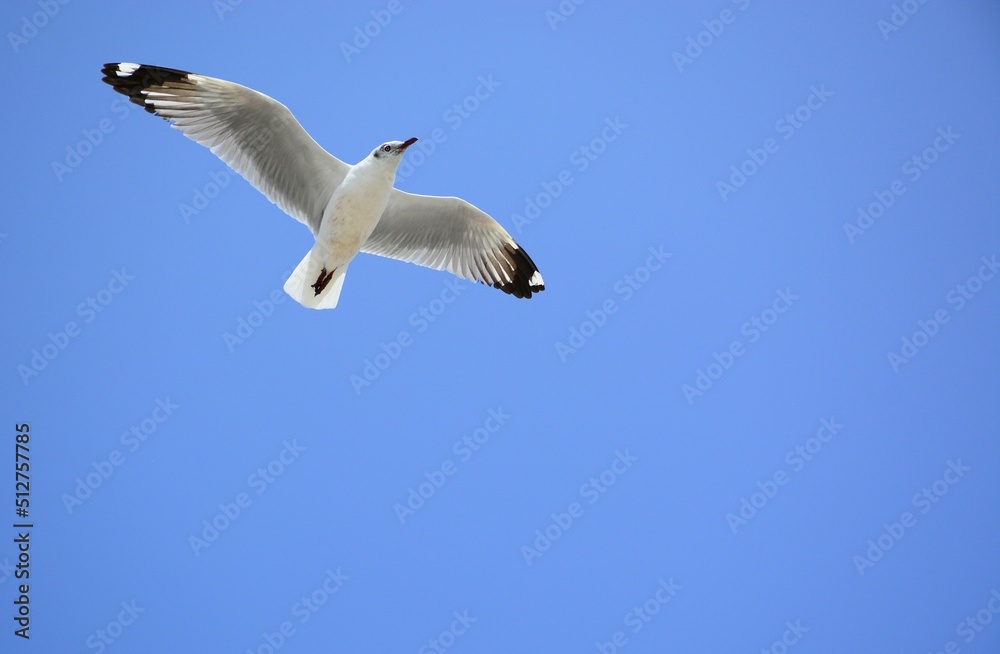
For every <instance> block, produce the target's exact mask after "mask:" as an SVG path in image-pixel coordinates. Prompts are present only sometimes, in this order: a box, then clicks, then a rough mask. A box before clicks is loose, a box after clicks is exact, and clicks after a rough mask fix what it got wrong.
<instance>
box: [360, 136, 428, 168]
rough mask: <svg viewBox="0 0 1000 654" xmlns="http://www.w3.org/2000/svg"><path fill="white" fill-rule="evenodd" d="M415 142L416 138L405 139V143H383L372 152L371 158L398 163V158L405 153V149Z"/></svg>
mask: <svg viewBox="0 0 1000 654" xmlns="http://www.w3.org/2000/svg"><path fill="white" fill-rule="evenodd" d="M416 142H417V137H416V136H414V137H413V138H411V139H406V140H405V141H389V142H388V143H383V144H382V145H380V146H378V147H377V148H375V149H374V150H372V154H371V156H372V157H373V158H375V159H377V160H379V161H394V162H396V163H398V162H399V157H402V156H403V153H404V152H406V148H408V147H410V146H411V145H413V144H414V143H416Z"/></svg>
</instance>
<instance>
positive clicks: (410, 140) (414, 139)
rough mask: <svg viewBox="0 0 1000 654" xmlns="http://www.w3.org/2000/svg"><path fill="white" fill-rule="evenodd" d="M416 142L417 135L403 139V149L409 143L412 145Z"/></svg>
mask: <svg viewBox="0 0 1000 654" xmlns="http://www.w3.org/2000/svg"><path fill="white" fill-rule="evenodd" d="M416 142H417V137H416V136H414V137H413V138H411V139H406V140H405V141H403V149H404V150H405V149H406V148H408V147H410V146H411V145H413V144H414V143H416Z"/></svg>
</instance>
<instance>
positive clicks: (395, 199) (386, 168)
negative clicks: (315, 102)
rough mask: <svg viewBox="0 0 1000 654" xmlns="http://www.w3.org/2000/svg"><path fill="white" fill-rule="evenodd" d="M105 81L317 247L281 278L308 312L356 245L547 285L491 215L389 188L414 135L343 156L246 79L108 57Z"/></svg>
mask: <svg viewBox="0 0 1000 654" xmlns="http://www.w3.org/2000/svg"><path fill="white" fill-rule="evenodd" d="M101 70H102V72H103V73H104V77H103V78H102V79H103V81H105V82H107V83H108V84H110V85H111V86H112V87H113V88H114V90H116V91H118V92H119V93H122V94H124V95H127V96H128V98H129V100H131V101H132V102H134V103H135V104H137V105H139V106H141V107H143V108H145V109H146V111H148V112H149V113H152V114H156V115H157V116H160V117H162V118H165V119H166V120H168V121H169V122H170V123H171V124H172V126H173V127H175V128H177V129H179V130H180V131H181V132H182V133H183V134H184V135H185V136H187V137H188V138H190V139H192V140H194V141H197V142H198V143H200V144H202V145H204V146H205V147H207V148H210V149H211V150H212V152H213V153H215V155H216V156H218V157H219V158H220V159H222V160H223V161H224V162H225V163H226V164H227V165H229V167H230V168H232V169H233V170H235V171H236V172H237V173H239V174H240V175H241V176H243V177H244V178H245V179H246V180H247V181H248V182H250V183H251V184H253V186H254V187H256V188H257V190H259V191H260V192H261V193H263V194H264V195H265V196H266V197H267V198H268V199H269V200H270V201H271V202H273V203H274V204H276V205H278V207H280V208H281V209H282V210H283V211H284V212H285V213H287V214H288V215H290V216H292V217H293V218H295V219H296V220H298V221H299V222H302V223H304V224H305V225H306V226H307V227H309V229H310V230H311V231H312V233H313V237H314V238H315V241H316V242H315V244H314V245H313V246H312V248H311V249H310V250H309V252H307V253H306V255H305V257H303V259H302V261H300V262H299V264H298V266H296V268H295V270H294V272H292V274H291V276H289V278H288V280H287V281H286V282H285V285H284V289H285V292H286V293H288V294H289V295H290V296H292V297H293V298H294V299H295V300H296V301H297V302H298V303H299V304H301V305H302V306H305V307H310V308H313V309H332V308H334V307H335V306H337V301H338V299H339V298H340V292H341V289H342V288H343V285H344V276H345V275H346V274H347V268H348V266H349V265H350V263H351V261H352V260H353V259H354V257H355V256H356V255H357V254H358V252H366V253H369V254H377V255H380V256H383V257H391V258H393V259H399V260H401V261H408V262H410V263H415V264H417V265H420V266H426V267H428V268H434V269H436V270H447V271H448V272H451V273H454V274H455V275H458V276H459V277H461V278H463V279H468V280H470V281H475V282H479V283H482V284H487V285H491V286H493V287H494V288H499V289H500V290H501V291H503V292H504V293H508V294H510V295H513V296H515V297H519V298H530V297H531V295H532V294H533V293H537V292H539V291H543V290H545V283H544V282H543V281H542V275H541V273H539V272H538V268H537V267H536V266H535V263H534V262H533V261H532V260H531V257H529V256H528V254H527V253H526V252H525V251H524V250H523V249H522V248H521V246H520V245H518V244H517V242H516V241H514V239H513V238H512V237H511V235H510V234H508V233H507V231H506V230H505V229H504V228H503V227H501V226H500V224H499V223H498V222H497V221H496V220H494V219H493V218H491V217H490V216H489V215H488V214H486V213H485V212H483V211H481V210H480V209H478V208H477V207H475V206H473V205H472V204H470V203H468V202H466V201H465V200H462V199H460V198H455V197H436V196H430V195H414V194H412V193H406V192H404V191H400V190H398V189H395V188H393V184H394V183H395V179H396V169H397V167H398V166H399V163H400V161H401V160H402V157H403V153H405V152H406V149H407V148H408V147H410V146H411V145H412V144H413V143H414V142H416V140H417V139H416V138H410V139H407V140H406V141H389V142H388V143H383V144H382V145H379V146H378V147H377V148H375V149H374V150H372V152H371V154H369V155H368V156H367V157H365V158H364V159H362V160H361V161H359V162H358V163H356V164H354V165H353V166H351V165H348V164H346V163H344V162H343V161H341V160H340V159H338V158H336V157H334V156H333V155H331V154H330V153H329V152H327V151H326V150H324V149H323V148H322V147H321V146H320V145H319V144H318V143H316V141H314V140H313V139H312V137H310V136H309V134H308V133H306V131H305V129H303V128H302V125H300V124H299V122H298V121H297V120H295V117H294V116H293V115H292V113H291V112H290V111H289V110H288V108H287V107H285V105H283V104H281V103H280V102H278V101H277V100H274V99H272V98H270V97H268V96H266V95H264V94H263V93H260V92H258V91H254V90H253V89H251V88H248V87H246V86H241V85H239V84H234V83H233V82H227V81H225V80H221V79H215V78H213V77H205V76H204V75H196V74H194V73H188V72H185V71H182V70H176V69H173V68H162V67H160V66H147V65H144V64H132V63H116V64H105V65H104V67H103V68H102V69H101Z"/></svg>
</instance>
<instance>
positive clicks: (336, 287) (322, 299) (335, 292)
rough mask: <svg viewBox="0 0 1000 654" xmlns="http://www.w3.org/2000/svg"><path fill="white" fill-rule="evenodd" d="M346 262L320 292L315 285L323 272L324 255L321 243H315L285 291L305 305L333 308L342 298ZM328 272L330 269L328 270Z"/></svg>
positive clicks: (296, 267)
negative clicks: (320, 249) (317, 291)
mask: <svg viewBox="0 0 1000 654" xmlns="http://www.w3.org/2000/svg"><path fill="white" fill-rule="evenodd" d="M348 265H349V263H345V264H343V265H342V266H340V267H339V268H337V269H336V270H334V271H332V272H333V277H332V278H331V279H330V280H329V281H328V282H327V284H326V286H325V287H324V288H323V290H322V291H320V292H319V294H317V293H316V289H315V288H314V286H315V285H316V284H317V283H318V282H319V281H320V273H322V272H323V270H324V266H323V255H322V254H321V253H320V252H319V245H314V246H313V247H312V249H310V250H309V251H308V252H306V256H304V257H303V258H302V261H300V262H299V265H297V266H295V270H294V271H293V272H292V274H291V275H290V276H289V277H288V280H287V281H285V287H284V288H285V293H288V294H289V295H291V296H292V299H293V300H295V301H296V302H298V303H299V304H301V305H302V306H304V307H308V308H310V309H333V308H334V307H336V306H337V300H339V299H340V290H341V289H342V288H343V287H344V276H345V275H347V266H348ZM327 272H328V273H329V272H330V271H327Z"/></svg>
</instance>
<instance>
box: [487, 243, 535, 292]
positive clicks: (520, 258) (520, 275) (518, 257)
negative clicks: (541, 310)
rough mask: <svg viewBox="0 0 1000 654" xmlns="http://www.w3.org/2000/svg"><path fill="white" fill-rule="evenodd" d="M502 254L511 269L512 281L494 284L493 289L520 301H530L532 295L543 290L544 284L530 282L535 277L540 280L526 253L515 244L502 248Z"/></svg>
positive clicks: (533, 264) (532, 262) (533, 263)
mask: <svg viewBox="0 0 1000 654" xmlns="http://www.w3.org/2000/svg"><path fill="white" fill-rule="evenodd" d="M503 254H504V258H505V259H506V260H507V262H508V263H509V264H510V265H511V267H512V268H513V275H512V277H513V279H511V280H510V281H509V282H495V283H494V284H493V288H499V289H500V290H501V291H503V292H504V293H507V294H509V295H513V296H514V297H516V298H521V299H530V298H531V295H532V293H539V292H541V291H544V290H545V284H539V283H537V282H536V283H532V282H531V280H532V278H533V277H535V275H537V276H538V278H539V279H541V273H539V272H538V267H537V266H536V265H535V262H534V261H532V260H531V257H529V256H528V253H527V252H525V251H524V250H523V249H522V248H521V247H519V246H518V245H516V244H513V245H512V244H507V245H504V247H503Z"/></svg>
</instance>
